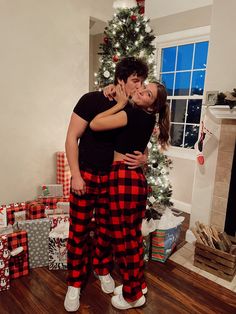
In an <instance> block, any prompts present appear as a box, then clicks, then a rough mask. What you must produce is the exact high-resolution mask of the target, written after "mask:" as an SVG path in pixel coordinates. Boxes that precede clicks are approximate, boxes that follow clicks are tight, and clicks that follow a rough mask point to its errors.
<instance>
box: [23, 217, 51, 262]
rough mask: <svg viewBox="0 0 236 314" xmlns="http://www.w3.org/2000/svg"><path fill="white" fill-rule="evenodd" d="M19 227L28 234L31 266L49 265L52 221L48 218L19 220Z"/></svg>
mask: <svg viewBox="0 0 236 314" xmlns="http://www.w3.org/2000/svg"><path fill="white" fill-rule="evenodd" d="M18 228H19V229H24V230H26V231H27V234H28V247H29V268H35V267H43V266H47V265H48V235H49V232H50V221H49V219H48V218H43V219H35V220H25V221H20V222H18Z"/></svg>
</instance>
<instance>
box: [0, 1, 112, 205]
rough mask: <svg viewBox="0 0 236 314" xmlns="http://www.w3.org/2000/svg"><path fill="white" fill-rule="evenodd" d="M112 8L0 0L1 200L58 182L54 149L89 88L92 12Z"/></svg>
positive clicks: (60, 145)
mask: <svg viewBox="0 0 236 314" xmlns="http://www.w3.org/2000/svg"><path fill="white" fill-rule="evenodd" d="M112 12H113V10H112V1H111V0H109V1H107V0H102V1H99V3H98V1H96V2H94V1H92V0H89V1H87V2H84V1H82V0H70V1H68V0H47V1H46V0H42V1H38V0H21V1H16V0H11V1H7V0H1V3H0V38H1V43H0V45H1V47H0V69H1V71H0V100H1V102H0V149H1V154H0V176H1V180H0V182H1V183H0V204H4V203H9V202H17V201H24V200H28V199H31V198H34V197H35V196H36V193H37V188H38V186H39V185H40V184H42V183H53V182H55V178H56V176H55V174H56V173H55V152H56V151H58V150H64V141H65V136H66V130H67V125H68V122H69V118H70V115H71V112H72V109H73V107H74V105H75V103H76V102H77V100H78V98H79V97H80V96H81V95H82V94H83V93H85V92H87V91H88V87H89V16H90V15H92V16H95V17H97V18H99V19H104V20H106V19H107V17H109V18H110V17H111V15H112Z"/></svg>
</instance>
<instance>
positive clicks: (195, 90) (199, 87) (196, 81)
mask: <svg viewBox="0 0 236 314" xmlns="http://www.w3.org/2000/svg"><path fill="white" fill-rule="evenodd" d="M204 83H205V71H194V72H193V78H192V88H191V95H203V89H204Z"/></svg>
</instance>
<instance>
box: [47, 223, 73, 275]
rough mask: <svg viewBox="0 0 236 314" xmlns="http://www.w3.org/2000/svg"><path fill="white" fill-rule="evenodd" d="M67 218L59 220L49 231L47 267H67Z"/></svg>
mask: <svg viewBox="0 0 236 314" xmlns="http://www.w3.org/2000/svg"><path fill="white" fill-rule="evenodd" d="M68 236H69V219H62V220H59V222H58V224H57V225H56V226H55V227H54V228H53V229H52V231H51V232H50V233H49V269H50V270H52V269H67V240H68Z"/></svg>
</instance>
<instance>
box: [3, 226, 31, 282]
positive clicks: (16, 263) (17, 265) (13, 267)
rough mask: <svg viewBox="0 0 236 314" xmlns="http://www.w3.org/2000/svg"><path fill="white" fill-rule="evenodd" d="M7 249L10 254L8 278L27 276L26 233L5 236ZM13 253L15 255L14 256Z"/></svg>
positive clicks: (20, 232) (19, 232)
mask: <svg viewBox="0 0 236 314" xmlns="http://www.w3.org/2000/svg"><path fill="white" fill-rule="evenodd" d="M7 239H8V249H9V251H10V252H11V257H10V262H9V269H10V278H11V279H13V278H18V277H21V276H25V275H28V274H29V254H28V239H27V232H26V231H24V230H22V231H18V232H13V233H10V234H8V235H7ZM14 253H15V254H14Z"/></svg>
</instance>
